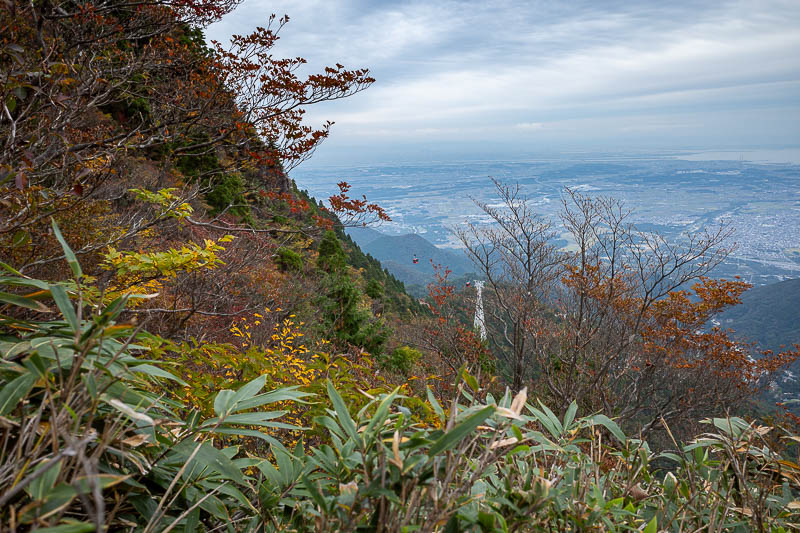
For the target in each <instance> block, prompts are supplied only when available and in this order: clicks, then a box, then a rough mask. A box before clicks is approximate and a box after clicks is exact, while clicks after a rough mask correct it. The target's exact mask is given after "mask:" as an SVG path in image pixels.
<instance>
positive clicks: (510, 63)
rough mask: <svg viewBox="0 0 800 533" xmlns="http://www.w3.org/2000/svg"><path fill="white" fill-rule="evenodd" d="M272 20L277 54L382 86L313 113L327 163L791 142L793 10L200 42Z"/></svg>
mask: <svg viewBox="0 0 800 533" xmlns="http://www.w3.org/2000/svg"><path fill="white" fill-rule="evenodd" d="M271 12H276V13H278V14H283V13H287V14H289V15H290V17H291V22H290V23H289V25H288V26H287V27H286V28H285V29H284V31H283V33H282V39H281V41H280V42H279V44H278V46H277V47H276V54H282V55H285V56H296V55H301V56H303V57H306V58H307V59H308V60H309V69H310V70H314V69H319V68H321V67H322V66H324V65H326V64H331V63H335V62H341V63H344V64H345V65H347V66H348V67H362V66H366V67H369V68H370V69H371V70H372V72H373V73H374V76H375V77H376V78H377V80H378V81H377V83H376V84H375V85H374V86H373V87H371V88H370V89H369V90H368V91H366V92H365V93H362V94H360V95H357V96H355V97H353V98H351V99H348V100H344V101H341V102H336V103H332V104H328V105H325V106H320V107H319V108H316V109H313V110H311V111H310V112H309V115H308V116H309V118H310V119H311V120H312V121H321V120H323V119H328V118H330V119H333V120H335V121H336V123H337V124H336V126H335V127H334V132H333V135H332V138H331V139H330V140H329V141H328V142H327V144H328V145H329V148H330V149H337V148H338V149H341V148H342V147H345V146H371V147H373V148H376V149H380V148H381V146H382V145H386V144H387V143H391V144H393V145H395V146H397V145H403V144H404V143H408V144H413V143H415V142H426V143H428V144H430V143H434V144H435V143H437V142H441V143H443V144H445V143H451V142H454V141H459V142H464V143H470V142H474V143H477V142H486V141H487V140H489V141H492V142H497V143H504V144H505V145H510V144H509V143H511V144H514V143H516V144H517V145H519V146H520V147H525V146H530V143H531V142H547V143H550V144H558V143H562V144H565V145H566V144H570V143H572V144H585V145H590V144H592V143H595V144H597V143H601V144H603V145H605V146H612V145H614V143H617V144H618V145H619V146H617V147H618V148H624V147H625V144H626V143H631V142H642V143H646V144H648V145H658V144H659V143H661V145H663V147H664V148H671V147H676V146H686V143H694V144H697V143H701V144H703V145H704V146H720V145H723V144H739V145H748V144H750V145H756V144H758V145H763V144H776V143H780V144H797V143H798V141H799V140H800V137H799V135H800V126H798V120H797V118H798V115H800V31H798V28H799V27H800V2H796V1H780V0H765V1H741V2H673V3H669V4H668V5H667V3H665V2H663V1H659V2H596V1H587V2H546V1H534V2H508V1H500V0H493V1H488V2H477V1H476V2H454V1H446V2H429V1H428V2H422V1H410V2H369V1H355V0H353V1H332V0H331V1H327V2H323V1H297V2H289V1H276V2H266V1H263V0H247V1H245V3H244V4H243V5H241V6H240V7H239V9H238V10H237V11H235V12H234V13H232V14H231V15H229V16H228V17H227V18H226V19H224V20H223V21H222V22H220V23H218V24H216V25H214V26H212V27H210V28H209V29H208V31H207V35H208V36H209V37H210V38H214V39H217V40H220V41H224V40H226V39H227V37H228V36H229V35H230V34H232V33H246V32H247V31H248V30H249V29H251V28H252V27H254V26H255V25H257V24H258V23H259V22H260V21H265V20H266V18H267V16H268V15H269V13H271ZM261 24H263V22H261ZM326 149H327V148H326V147H323V149H322V150H321V151H320V153H321V154H322V153H324V150H326Z"/></svg>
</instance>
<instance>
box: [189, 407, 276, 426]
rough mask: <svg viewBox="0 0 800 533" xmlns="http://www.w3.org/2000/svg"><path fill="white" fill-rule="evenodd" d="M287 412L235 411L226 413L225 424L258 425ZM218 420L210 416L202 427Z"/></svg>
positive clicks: (211, 424)
mask: <svg viewBox="0 0 800 533" xmlns="http://www.w3.org/2000/svg"><path fill="white" fill-rule="evenodd" d="M286 413H288V411H260V412H256V413H236V414H232V415H228V416H226V417H225V418H224V422H225V423H226V424H242V425H245V426H258V425H263V424H264V422H266V421H267V420H272V419H274V418H279V417H281V416H283V415H285V414H286ZM217 422H219V418H211V419H209V420H207V421H206V422H205V423H204V424H203V426H202V427H208V426H213V425H214V424H216V423H217Z"/></svg>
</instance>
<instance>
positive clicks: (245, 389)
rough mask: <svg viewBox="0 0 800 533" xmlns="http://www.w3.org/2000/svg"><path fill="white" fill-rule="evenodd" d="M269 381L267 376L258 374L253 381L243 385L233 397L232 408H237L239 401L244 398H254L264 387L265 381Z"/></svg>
mask: <svg viewBox="0 0 800 533" xmlns="http://www.w3.org/2000/svg"><path fill="white" fill-rule="evenodd" d="M266 382H267V376H258V377H257V378H256V379H254V380H253V381H250V382H249V383H246V384H245V385H242V386H241V387H240V388H239V390H237V391H236V394H234V395H233V398H232V399H231V403H232V409H236V408H237V406H238V404H239V402H242V401H244V400H252V399H253V397H254V396H255V395H256V394H258V392H259V391H260V390H261V389H263V388H264V383H266Z"/></svg>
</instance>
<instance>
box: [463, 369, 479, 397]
mask: <svg viewBox="0 0 800 533" xmlns="http://www.w3.org/2000/svg"><path fill="white" fill-rule="evenodd" d="M461 378H462V379H463V380H464V381H465V382H466V383H467V385H469V387H470V388H471V389H472V390H474V391H477V390H478V380H477V379H475V376H473V375H472V374H470V373H469V372H467V369H466V368H465V367H461Z"/></svg>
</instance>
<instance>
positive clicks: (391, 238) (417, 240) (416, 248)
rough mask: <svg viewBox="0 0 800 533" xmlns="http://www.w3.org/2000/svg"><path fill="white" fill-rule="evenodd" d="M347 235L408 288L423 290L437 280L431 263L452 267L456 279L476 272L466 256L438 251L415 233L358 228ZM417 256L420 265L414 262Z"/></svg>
mask: <svg viewBox="0 0 800 533" xmlns="http://www.w3.org/2000/svg"><path fill="white" fill-rule="evenodd" d="M348 233H349V234H350V236H351V237H352V238H353V240H354V241H356V242H357V243H358V245H359V246H360V247H361V249H362V250H364V252H366V253H368V254H370V255H371V256H373V257H374V258H376V259H378V260H379V261H380V262H381V263H383V265H384V266H385V267H386V268H387V269H388V270H389V271H390V272H391V273H392V274H394V275H395V276H396V277H397V279H399V280H401V281H402V282H403V283H405V284H407V285H417V286H423V287H424V286H425V285H426V284H427V283H430V282H431V281H432V280H433V277H434V273H433V272H434V271H433V266H432V265H431V262H432V263H433V264H434V265H442V266H444V267H447V268H449V269H450V270H452V272H453V275H454V276H462V275H464V274H467V273H470V272H472V271H473V266H472V263H471V262H470V261H469V259H467V257H466V256H464V255H463V254H461V253H459V252H450V251H447V250H442V249H441V248H437V247H436V246H434V245H433V244H431V243H430V242H429V241H427V240H426V239H425V238H424V237H422V236H420V235H418V234H415V233H409V234H407V235H385V234H381V233H380V232H378V231H375V230H372V229H369V228H366V229H361V228H355V229H351V230H348ZM415 256H416V257H417V259H418V260H419V262H418V263H417V264H414V261H413V260H414V257H415Z"/></svg>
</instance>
